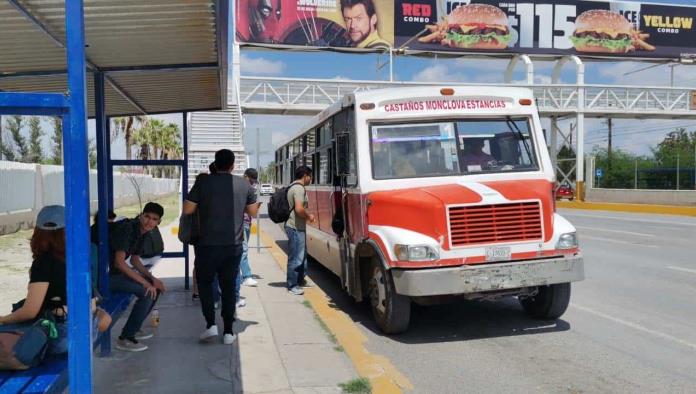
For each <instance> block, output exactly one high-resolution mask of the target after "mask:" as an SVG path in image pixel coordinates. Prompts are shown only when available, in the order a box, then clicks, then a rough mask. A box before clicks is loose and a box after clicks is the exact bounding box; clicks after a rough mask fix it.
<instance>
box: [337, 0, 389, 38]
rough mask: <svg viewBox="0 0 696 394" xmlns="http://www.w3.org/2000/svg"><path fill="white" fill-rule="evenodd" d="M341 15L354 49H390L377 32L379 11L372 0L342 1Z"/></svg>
mask: <svg viewBox="0 0 696 394" xmlns="http://www.w3.org/2000/svg"><path fill="white" fill-rule="evenodd" d="M341 13H342V14H343V21H344V22H345V24H346V30H347V31H348V36H349V37H350V41H351V42H352V44H353V45H352V46H353V47H356V48H380V49H388V48H389V47H390V45H389V43H388V42H387V41H385V40H383V39H382V38H381V37H380V36H379V32H378V31H377V11H376V10H375V4H374V3H373V2H372V0H341Z"/></svg>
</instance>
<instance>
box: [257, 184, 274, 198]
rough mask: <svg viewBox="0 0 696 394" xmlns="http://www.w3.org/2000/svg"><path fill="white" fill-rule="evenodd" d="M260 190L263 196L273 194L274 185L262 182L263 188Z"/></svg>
mask: <svg viewBox="0 0 696 394" xmlns="http://www.w3.org/2000/svg"><path fill="white" fill-rule="evenodd" d="M259 190H260V192H261V195H262V196H270V195H271V194H273V185H271V184H270V183H262V184H261V188H260V189H259Z"/></svg>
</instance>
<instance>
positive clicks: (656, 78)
mask: <svg viewBox="0 0 696 394" xmlns="http://www.w3.org/2000/svg"><path fill="white" fill-rule="evenodd" d="M646 67H650V64H646V63H639V62H618V63H590V64H588V66H587V71H586V73H585V75H586V76H587V77H586V80H587V82H588V83H611V84H619V85H638V86H665V87H667V86H669V84H670V74H671V70H670V67H668V66H667V65H659V66H658V65H655V67H652V68H649V69H644V68H646ZM641 69H644V70H641ZM639 70H640V71H639ZM626 73H630V74H629V75H624V74H626ZM595 75H597V76H599V78H600V80H597V79H596V78H593V76H595ZM674 80H675V83H674V85H675V86H677V87H678V86H680V85H693V71H692V68H691V67H689V66H683V65H679V66H676V67H674ZM689 80H691V82H692V83H688V82H689ZM680 82H681V83H680Z"/></svg>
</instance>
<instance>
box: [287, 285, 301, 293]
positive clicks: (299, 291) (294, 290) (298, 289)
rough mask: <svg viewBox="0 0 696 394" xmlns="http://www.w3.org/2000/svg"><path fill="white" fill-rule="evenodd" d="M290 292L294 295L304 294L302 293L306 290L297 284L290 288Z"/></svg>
mask: <svg viewBox="0 0 696 394" xmlns="http://www.w3.org/2000/svg"><path fill="white" fill-rule="evenodd" d="M288 292H289V293H290V294H294V295H302V294H304V290H302V288H301V287H300V286H295V287H293V288H291V289H288Z"/></svg>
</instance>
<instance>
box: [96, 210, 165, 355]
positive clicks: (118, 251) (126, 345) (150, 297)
mask: <svg viewBox="0 0 696 394" xmlns="http://www.w3.org/2000/svg"><path fill="white" fill-rule="evenodd" d="M162 215H164V208H162V206H161V205H159V204H157V203H154V202H149V203H147V204H145V208H143V212H142V213H141V214H140V216H138V217H137V218H135V219H130V220H122V221H121V222H118V224H117V225H115V226H114V227H113V231H111V233H110V234H109V248H110V249H111V253H110V260H109V262H110V279H109V288H110V289H111V291H112V292H123V293H130V294H134V295H135V296H136V297H137V298H138V300H137V301H136V302H135V305H133V310H132V311H131V314H130V316H128V321H126V325H125V326H123V330H122V331H121V335H120V336H119V337H118V341H116V349H119V350H124V351H128V352H141V351H143V350H147V346H145V345H144V344H142V343H139V342H138V340H143V339H148V338H152V333H147V332H143V331H141V327H142V325H143V321H145V319H146V318H147V315H148V314H149V313H150V311H151V310H152V308H153V307H154V306H155V302H157V297H158V296H159V293H161V292H164V291H165V290H166V289H165V287H164V283H162V281H161V280H159V279H157V278H155V276H154V275H152V274H151V273H150V271H148V270H147V268H145V267H144V266H143V263H142V262H141V261H140V257H139V256H140V254H141V250H142V244H143V239H144V237H145V235H146V234H147V233H148V232H150V231H152V230H153V229H154V228H155V227H157V226H158V225H159V224H160V221H161V220H162ZM129 256H130V263H131V265H132V266H133V268H131V267H129V266H128V264H127V263H126V259H127V258H128V257H129Z"/></svg>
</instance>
